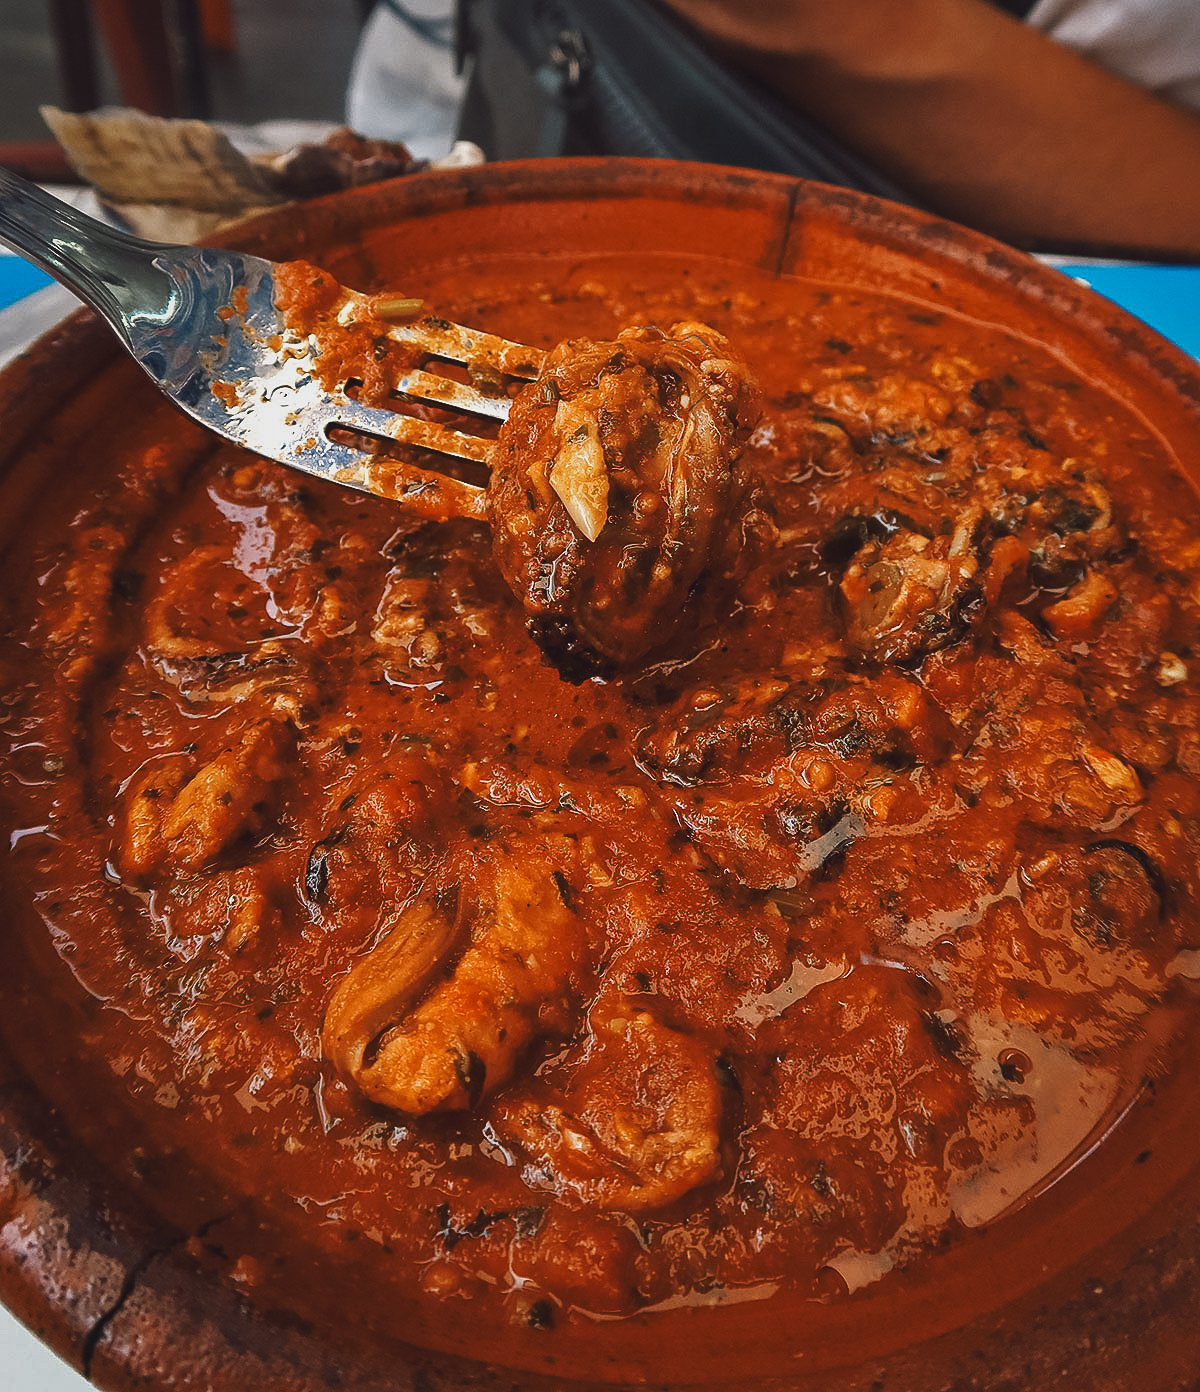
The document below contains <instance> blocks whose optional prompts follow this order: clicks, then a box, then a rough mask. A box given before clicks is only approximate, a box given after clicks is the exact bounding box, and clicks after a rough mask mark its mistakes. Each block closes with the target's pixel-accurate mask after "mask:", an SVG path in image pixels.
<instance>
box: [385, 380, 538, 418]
mask: <svg viewBox="0 0 1200 1392" xmlns="http://www.w3.org/2000/svg"><path fill="white" fill-rule="evenodd" d="M396 389H397V391H400V392H403V393H404V394H405V395H406V396H413V397H416V398H418V399H419V400H421V401H433V402H436V403H437V404H438V405H440V406H453V407H456V408H457V409H458V410H460V411H471V412H473V413H474V414H475V415H479V416H491V417H492V418H493V419H495V420H507V419H508V413H509V410H510V408H511V407H512V402H511V400H510V399H509V398H508V397H507V396H487V395H485V394H484V393H483V392H481V391H480V390H479V388H478V387H472V386H470V385H468V384H467V383H465V382H455V381H453V380H452V379H451V378H449V377H441V376H439V375H438V374H437V373H436V372H423V371H421V370H420V369H419V368H414V369H413V370H412V371H411V372H406V373H405V374H404V375H403V377H401V378H400V380H399V381H398V382H397V383H396Z"/></svg>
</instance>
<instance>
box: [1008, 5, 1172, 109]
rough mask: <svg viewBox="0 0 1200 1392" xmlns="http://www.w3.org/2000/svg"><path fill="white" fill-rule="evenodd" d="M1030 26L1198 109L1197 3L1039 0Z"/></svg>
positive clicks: (1078, 51) (1112, 68)
mask: <svg viewBox="0 0 1200 1392" xmlns="http://www.w3.org/2000/svg"><path fill="white" fill-rule="evenodd" d="M1028 23H1030V24H1031V25H1033V26H1034V28H1036V29H1040V30H1042V32H1043V33H1045V34H1047V35H1049V37H1050V38H1052V39H1054V40H1055V41H1056V42H1057V43H1061V44H1063V45H1064V46H1065V47H1067V48H1072V49H1074V50H1075V51H1076V52H1077V53H1079V54H1081V55H1082V56H1083V57H1085V58H1089V59H1091V61H1092V62H1093V63H1096V64H1097V65H1098V66H1099V67H1102V68H1107V69H1108V71H1109V72H1113V73H1117V74H1118V75H1119V76H1121V77H1126V78H1128V79H1129V80H1130V81H1131V82H1136V83H1137V84H1138V85H1139V86H1141V87H1147V88H1149V89H1150V91H1152V92H1157V93H1158V95H1159V96H1161V97H1166V98H1167V99H1168V100H1170V101H1175V102H1179V103H1180V105H1182V106H1190V107H1192V108H1194V109H1195V110H1198V111H1200V0H1037V4H1035V5H1034V7H1033V9H1032V10H1031V11H1030V13H1029V18H1028Z"/></svg>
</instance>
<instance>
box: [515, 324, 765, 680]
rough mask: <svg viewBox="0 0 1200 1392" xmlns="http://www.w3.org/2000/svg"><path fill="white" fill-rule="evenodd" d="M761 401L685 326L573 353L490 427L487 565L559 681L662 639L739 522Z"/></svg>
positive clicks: (563, 351)
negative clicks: (517, 604) (521, 610)
mask: <svg viewBox="0 0 1200 1392" xmlns="http://www.w3.org/2000/svg"><path fill="white" fill-rule="evenodd" d="M760 413H761V399H760V396H759V392H758V388H757V386H756V384H755V382H754V380H753V378H752V376H751V374H750V371H749V369H748V368H747V367H746V365H745V363H743V362H742V361H740V359H739V358H738V357H737V356H736V354H735V353H734V350H733V349H732V348H731V346H730V344H729V341H728V340H727V339H726V338H725V337H724V335H722V334H719V333H717V332H716V330H714V329H711V328H709V327H708V326H707V325H705V324H699V323H695V322H690V321H685V322H683V323H679V324H675V325H674V326H673V327H672V328H671V329H670V330H669V331H668V332H667V333H663V332H662V331H660V330H658V329H653V328H630V329H624V330H622V331H621V333H619V334H618V335H617V338H616V341H615V342H600V343H597V342H592V341H590V340H587V339H574V340H569V341H567V342H566V343H561V344H559V345H558V347H557V348H555V349H554V350H553V352H552V353H550V355H549V357H548V358H547V359H546V362H545V365H544V366H543V368H542V372H541V374H540V375H539V377H538V379H537V381H536V382H535V383H534V384H533V385H532V386H529V387H526V388H525V389H524V390H523V391H522V392H521V394H520V395H519V396H518V397H517V399H516V400H515V401H514V403H513V408H512V412H511V414H510V415H509V418H508V420H507V422H506V423H505V425H504V426H503V427H502V428H501V431H500V437H499V439H498V440H497V442H496V450H495V454H494V456H493V460H492V473H491V479H490V482H489V484H488V511H489V515H490V517H491V523H492V537H493V542H492V546H493V552H494V554H495V557H496V563H497V564H498V565H499V567H500V570H501V572H502V573H503V575H504V577H505V579H506V580H507V581H508V583H509V584H510V585H511V586H512V589H513V592H514V593H515V594H516V595H517V596H518V598H519V599H520V600H521V602H522V604H523V605H524V606H525V610H526V613H527V614H528V619H529V629H530V632H531V633H532V634H533V636H534V638H535V639H536V640H537V642H538V644H539V645H540V646H541V648H542V649H543V651H544V652H545V653H546V654H547V656H549V657H550V658H551V660H552V661H554V663H555V664H556V665H557V666H558V667H559V670H560V671H562V672H563V673H564V675H573V676H586V675H590V674H591V673H592V672H595V671H605V670H610V669H612V668H616V667H626V666H629V665H630V664H632V663H634V662H636V661H637V660H638V659H639V658H641V657H643V656H645V654H646V653H648V652H650V651H652V650H653V649H655V648H656V647H660V646H661V645H662V644H663V643H664V642H666V641H667V639H669V638H670V637H671V635H672V634H673V633H674V632H675V630H676V629H677V627H678V626H679V623H680V622H681V619H682V616H683V608H684V604H685V602H686V600H687V596H688V592H689V590H690V589H691V587H692V586H693V585H694V584H695V583H696V582H697V581H698V580H699V579H700V577H701V576H702V575H703V574H704V572H705V570H706V569H707V568H708V566H709V565H710V564H711V562H712V560H713V558H714V553H716V552H717V551H718V550H720V549H721V547H722V546H724V545H725V544H726V541H727V540H728V539H729V537H730V533H731V531H732V532H733V533H735V534H736V533H737V531H738V526H737V524H738V523H739V521H740V511H739V506H738V504H739V501H740V500H739V496H738V480H737V478H736V474H735V467H734V466H735V465H736V463H737V460H738V458H739V456H740V454H741V451H742V447H743V446H744V444H745V442H746V440H747V438H748V437H749V435H750V432H751V431H752V430H753V428H754V426H755V425H756V424H757V423H758V419H759V415H760Z"/></svg>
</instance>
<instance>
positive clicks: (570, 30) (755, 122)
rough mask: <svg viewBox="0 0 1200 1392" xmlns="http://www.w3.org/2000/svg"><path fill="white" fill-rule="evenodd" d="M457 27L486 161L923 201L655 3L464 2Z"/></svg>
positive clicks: (469, 128)
mask: <svg viewBox="0 0 1200 1392" xmlns="http://www.w3.org/2000/svg"><path fill="white" fill-rule="evenodd" d="M457 27H458V36H457V42H458V50H459V55H460V60H461V61H465V62H467V63H468V65H469V77H468V86H467V94H466V99H465V102H464V106H463V112H462V117H461V122H460V129H459V135H460V137H461V138H462V139H464V140H473V141H475V143H476V144H477V145H480V146H481V147H482V148H483V150H484V153H485V154H486V155H487V157H488V158H489V159H522V158H526V157H532V156H543V155H639V156H645V157H650V158H660V159H681V160H703V161H707V162H711V163H714V164H731V165H740V166H743V167H746V168H751V169H769V170H774V171H776V172H778V173H782V174H793V175H796V176H798V177H802V178H809V179H820V180H822V181H823V182H825V183H830V184H841V185H843V186H845V187H846V188H854V189H861V190H863V191H864V192H866V193H874V194H878V195H880V196H882V197H884V198H892V199H896V200H898V201H900V202H906V203H913V202H915V200H914V199H912V198H910V197H908V196H907V195H906V194H905V193H904V192H903V191H902V190H901V189H899V188H897V187H896V185H895V184H893V183H892V181H891V180H890V179H888V178H887V177H886V176H885V175H883V174H881V173H880V172H879V171H878V170H876V169H874V168H873V167H872V166H871V165H870V164H869V163H868V162H867V161H865V160H863V159H860V158H859V157H858V156H857V155H856V154H854V153H853V152H852V151H850V150H848V149H847V148H846V147H845V146H844V145H842V144H841V143H840V142H839V141H838V140H836V139H835V138H834V137H832V136H831V135H829V133H828V132H826V131H824V130H822V129H821V128H820V127H819V126H817V125H816V124H814V123H813V122H812V121H810V120H808V119H806V118H805V117H804V116H801V115H798V114H797V113H795V112H793V111H790V110H789V109H788V108H787V107H785V106H784V105H783V104H782V103H781V102H779V101H777V100H776V99H775V98H774V97H773V96H771V95H770V93H768V92H766V91H765V90H764V89H763V88H761V87H759V86H757V85H756V84H755V83H754V82H753V81H751V80H750V79H748V78H746V77H743V76H742V75H741V74H739V73H735V72H734V71H732V70H731V69H730V68H728V67H726V66H724V65H723V64H722V63H721V62H719V61H718V60H717V59H716V58H715V57H714V56H713V55H712V54H711V53H710V52H709V51H708V50H707V49H705V48H704V47H702V46H701V44H699V43H698V42H697V41H696V39H695V38H694V37H693V35H692V34H691V33H690V32H689V30H688V29H687V28H685V27H684V26H683V25H682V24H681V23H680V22H679V21H677V20H676V19H675V18H674V17H673V16H672V15H671V14H670V13H669V12H667V11H666V10H664V9H663V8H662V7H661V6H659V5H657V4H654V3H652V0H458V21H457Z"/></svg>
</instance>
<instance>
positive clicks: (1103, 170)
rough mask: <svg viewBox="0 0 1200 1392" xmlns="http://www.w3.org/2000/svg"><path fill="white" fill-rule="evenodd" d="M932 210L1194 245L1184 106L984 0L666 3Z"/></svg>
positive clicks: (1118, 243)
mask: <svg viewBox="0 0 1200 1392" xmlns="http://www.w3.org/2000/svg"><path fill="white" fill-rule="evenodd" d="M668 3H669V4H670V5H671V6H672V8H674V9H675V10H676V11H677V12H678V13H679V14H680V15H681V16H682V17H683V18H685V19H687V20H689V21H690V22H691V23H692V24H693V25H695V26H696V27H697V28H698V29H699V30H700V32H701V33H702V34H703V35H705V36H707V38H708V39H709V40H710V41H711V42H712V43H713V44H714V45H716V46H717V47H719V48H720V49H721V50H722V51H723V52H725V53H726V54H728V56H729V58H730V59H731V61H733V62H735V63H737V64H739V65H740V66H742V67H744V68H746V69H747V70H749V71H752V72H753V73H755V74H756V75H757V76H758V77H760V78H761V79H762V80H764V81H765V82H767V83H768V84H769V85H770V86H772V87H773V88H774V89H775V90H776V91H777V92H778V93H780V95H782V96H783V98H784V99H785V100H786V101H788V102H789V104H791V105H793V106H794V107H796V108H797V109H799V110H802V111H804V112H807V113H808V114H809V115H811V116H813V117H814V118H816V119H817V120H819V121H820V122H822V123H823V124H824V125H826V126H827V127H828V128H829V129H831V130H833V131H835V132H837V133H838V134H839V135H840V136H842V137H843V138H844V139H845V140H846V142H847V144H849V145H851V146H853V147H854V148H855V149H857V150H858V151H859V152H860V153H862V154H864V155H866V156H868V157H870V158H871V159H873V160H874V162H875V163H877V164H878V165H880V166H881V167H883V168H885V169H886V170H887V171H888V172H890V173H891V175H892V177H893V178H895V179H896V181H897V182H898V183H900V184H902V185H904V186H906V187H907V188H909V189H910V190H911V191H912V193H913V194H914V195H916V196H918V197H920V198H922V199H923V200H925V201H926V203H927V204H928V206H930V207H932V208H935V209H936V210H937V211H939V212H941V213H944V214H945V215H946V216H948V217H953V218H956V219H958V220H960V221H963V222H968V223H972V224H974V225H976V226H978V227H981V228H984V229H985V230H987V231H989V232H993V233H995V234H997V235H999V236H1004V237H1008V238H1011V239H1014V240H1018V241H1025V242H1030V241H1042V242H1047V241H1048V242H1056V243H1061V244H1075V245H1084V246H1094V247H1097V248H1101V247H1121V248H1129V249H1134V248H1140V249H1144V250H1146V251H1147V252H1164V253H1175V254H1182V255H1192V256H1196V255H1200V115H1196V114H1194V113H1192V112H1189V111H1188V110H1186V109H1184V108H1182V107H1178V106H1174V105H1172V104H1171V103H1169V102H1166V101H1163V100H1161V99H1160V98H1158V97H1155V96H1153V95H1151V94H1150V93H1149V92H1146V91H1144V90H1143V89H1141V88H1139V87H1137V86H1136V85H1134V84H1133V83H1130V82H1127V81H1125V80H1124V79H1122V78H1119V77H1116V76H1114V75H1113V74H1111V73H1108V72H1105V71H1104V70H1103V69H1101V68H1099V67H1097V66H1096V65H1095V64H1093V63H1090V62H1088V61H1087V60H1086V59H1084V58H1081V57H1079V56H1078V55H1077V54H1075V53H1072V52H1071V51H1070V50H1068V49H1066V48H1063V47H1062V46H1061V45H1059V44H1056V43H1054V42H1053V41H1051V40H1050V39H1048V38H1046V37H1045V35H1043V34H1040V33H1038V32H1037V31H1035V30H1032V29H1029V28H1027V27H1026V26H1025V25H1023V24H1021V23H1020V22H1018V21H1016V20H1014V19H1013V18H1012V17H1011V16H1009V15H1007V14H1005V13H1004V12H1003V11H1001V10H1000V9H998V8H995V7H993V6H992V5H990V4H988V3H987V0H907V3H903V4H897V3H896V0H839V3H837V4H835V5H830V4H826V3H820V2H819V0H757V3H756V0H749V3H747V0H668Z"/></svg>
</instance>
